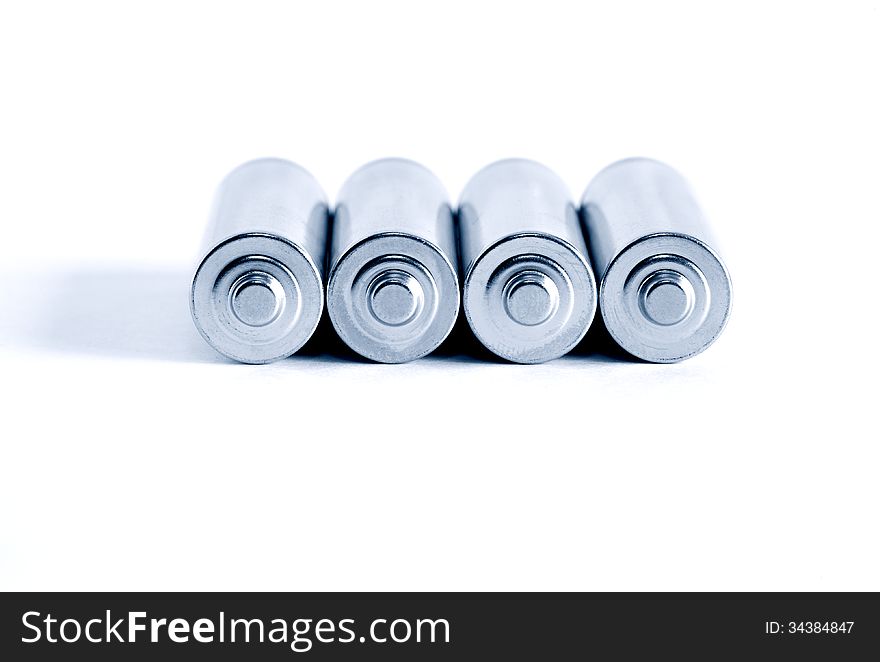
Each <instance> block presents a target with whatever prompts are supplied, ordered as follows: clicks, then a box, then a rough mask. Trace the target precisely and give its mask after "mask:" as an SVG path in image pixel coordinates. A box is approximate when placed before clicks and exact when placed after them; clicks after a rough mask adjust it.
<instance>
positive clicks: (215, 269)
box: [190, 159, 329, 363]
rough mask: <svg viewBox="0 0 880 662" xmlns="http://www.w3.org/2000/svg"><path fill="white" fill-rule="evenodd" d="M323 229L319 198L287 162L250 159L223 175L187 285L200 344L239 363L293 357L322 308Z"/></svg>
mask: <svg viewBox="0 0 880 662" xmlns="http://www.w3.org/2000/svg"><path fill="white" fill-rule="evenodd" d="M328 225H329V221H328V208H327V199H326V197H325V195H324V192H323V191H322V190H321V187H320V185H319V184H318V182H317V181H316V180H315V178H314V177H312V176H311V175H310V174H309V173H308V172H306V171H305V170H303V169H302V168H301V167H299V166H298V165H296V164H294V163H291V162H289V161H284V160H281V159H258V160H256V161H250V162H249V163H245V164H244V165H241V166H239V167H238V168H236V169H235V170H233V171H232V172H231V173H230V174H229V175H227V177H226V179H224V180H223V182H222V183H221V185H220V188H219V189H218V191H217V194H216V197H215V200H214V207H213V210H212V212H211V217H210V221H209V224H208V229H207V231H206V233H205V238H204V243H203V247H202V252H201V254H202V255H203V256H204V257H203V258H202V260H201V262H200V263H199V266H198V268H197V269H196V273H195V276H193V281H192V295H191V299H190V307H191V310H192V316H193V321H194V322H195V324H196V328H198V330H199V332H200V333H201V334H202V337H204V339H205V340H207V341H208V343H209V344H210V345H211V346H213V347H214V348H215V349H216V350H217V351H218V352H220V353H221V354H224V355H225V356H228V357H229V358H232V359H235V360H237V361H242V362H244V363H268V362H270V361H274V360H276V359H281V358H284V357H285V356H289V355H290V354H292V353H293V352H295V351H296V350H298V349H299V348H300V347H301V346H302V345H303V344H304V343H305V342H306V341H307V340H308V339H309V337H310V336H311V335H312V333H313V332H314V330H315V327H316V326H317V325H318V320H319V319H320V317H321V312H322V310H323V307H324V287H323V281H322V276H323V273H324V268H323V267H324V255H325V251H326V242H327V230H328Z"/></svg>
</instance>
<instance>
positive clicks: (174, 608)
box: [0, 593, 880, 662]
mask: <svg viewBox="0 0 880 662" xmlns="http://www.w3.org/2000/svg"><path fill="white" fill-rule="evenodd" d="M0 602H2V608H0V636H2V638H0V660H15V661H19V660H79V659H88V660H131V659H134V660H138V659H145V660H162V661H163V662H170V661H173V660H199V659H210V660H249V661H250V660H297V659H304V660H316V661H318V660H370V659H382V660H472V659H473V660H482V659H491V660H506V659H517V660H518V659H535V660H568V659H589V658H595V659H655V658H656V659H672V660H713V659H719V658H720V657H724V658H725V659H737V657H739V659H750V660H755V659H768V660H769V659H773V660H786V659H798V660H805V659H806V660H811V659H816V660H860V659H869V658H871V657H873V659H876V657H874V656H876V655H878V652H880V600H878V596H877V594H869V593H856V594H841V593H784V594H783V593H769V594H755V593H733V594H720V593H690V594H687V593H675V594H661V593H649V594H638V593H615V594H601V593H593V594H575V593H564V594H547V593H500V594H499V593H493V594H487V593H476V594H461V593H440V594H425V593H402V594H401V593H322V594H311V593H292V594H285V593H268V594H256V593H193V594H190V593H185V594H167V593H133V594H125V593H106V594H102V593H86V594H83V593H31V594H4V595H2V596H0ZM740 656H741V657H740Z"/></svg>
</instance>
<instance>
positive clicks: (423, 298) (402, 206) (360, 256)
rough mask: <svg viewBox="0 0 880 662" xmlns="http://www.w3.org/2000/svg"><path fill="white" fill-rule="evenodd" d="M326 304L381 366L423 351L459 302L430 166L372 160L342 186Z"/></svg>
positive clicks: (336, 322)
mask: <svg viewBox="0 0 880 662" xmlns="http://www.w3.org/2000/svg"><path fill="white" fill-rule="evenodd" d="M329 258H330V259H329V264H330V273H329V279H328V283H327V311H328V313H329V315H330V320H331V322H332V323H333V327H334V328H335V329H336V332H337V333H338V334H339V337H340V338H341V339H342V340H343V341H344V342H345V343H346V344H347V345H348V346H349V347H350V348H351V349H353V350H354V351H355V352H357V353H358V354H360V355H361V356H364V357H366V358H368V359H371V360H373V361H378V362H381V363H403V362H405V361H411V360H413V359H417V358H419V357H421V356H425V355H426V354H428V353H430V352H431V351H433V350H434V349H436V348H437V346H438V345H440V343H441V342H442V341H443V340H444V339H445V338H446V336H447V335H449V332H450V331H451V330H452V327H453V325H454V324H455V320H456V318H457V316H458V309H459V299H460V297H459V285H458V251H457V245H456V241H455V227H454V222H453V215H452V209H451V207H450V204H449V196H448V194H447V192H446V190H445V189H444V187H443V185H442V184H441V183H440V181H439V180H438V179H437V177H436V176H435V175H434V174H433V173H432V172H431V171H430V170H428V169H427V168H425V167H423V166H421V165H419V164H418V163H415V162H413V161H409V160H406V159H399V158H390V159H381V160H379V161H373V162H371V163H368V164H367V165H365V166H363V167H362V168H360V169H359V170H357V171H356V172H355V173H354V174H352V175H351V177H349V178H348V180H347V181H346V182H345V183H344V184H343V186H342V189H341V190H340V192H339V196H338V199H337V203H336V209H335V212H334V219H333V230H332V238H331V241H330V256H329Z"/></svg>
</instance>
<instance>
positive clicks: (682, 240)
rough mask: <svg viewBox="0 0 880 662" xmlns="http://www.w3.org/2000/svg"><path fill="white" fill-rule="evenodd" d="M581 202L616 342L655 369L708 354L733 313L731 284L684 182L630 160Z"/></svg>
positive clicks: (606, 173) (652, 164) (611, 169)
mask: <svg viewBox="0 0 880 662" xmlns="http://www.w3.org/2000/svg"><path fill="white" fill-rule="evenodd" d="M582 202H583V207H582V209H583V219H584V224H585V226H586V231H587V236H588V238H589V243H590V252H591V255H592V258H593V264H594V265H595V267H596V269H597V273H599V274H601V284H600V286H599V305H600V308H601V310H602V318H603V320H604V321H605V326H606V327H607V328H608V331H609V333H610V334H611V336H612V337H613V338H614V340H615V341H617V343H618V344H619V345H620V346H621V347H622V348H623V349H625V350H626V351H628V352H629V353H630V354H633V355H634V356H636V357H638V358H641V359H644V360H645V361H653V362H655V363H672V362H674V361H680V360H682V359H686V358H688V357H690V356H694V355H695V354H698V353H699V352H702V351H703V350H704V349H706V347H708V346H709V345H710V344H711V343H712V342H713V341H714V340H715V339H716V338H717V337H718V335H719V334H720V333H721V331H722V329H723V328H724V325H725V323H726V322H727V318H728V315H729V314H730V296H731V293H730V277H729V275H728V273H727V269H726V268H725V266H724V264H723V263H722V262H721V258H719V257H718V254H717V253H716V252H715V251H714V250H713V248H711V245H712V241H711V239H710V238H709V236H708V232H709V230H708V225H707V222H706V218H705V216H704V215H703V212H702V211H701V210H700V208H699V206H698V205H697V202H696V200H695V199H694V196H693V194H692V193H691V190H690V188H689V186H688V184H687V182H686V181H685V180H684V179H683V178H682V176H681V175H680V174H678V172H676V171H675V170H673V169H672V168H670V167H669V166H667V165H665V164H663V163H660V162H658V161H653V160H650V159H642V158H635V159H625V160H623V161H618V162H617V163H614V164H612V165H610V166H608V167H607V168H605V169H604V170H603V171H602V172H600V173H599V174H598V175H596V177H595V178H594V179H593V181H592V182H590V185H589V186H588V187H587V190H586V192H585V193H584V197H583V201H582Z"/></svg>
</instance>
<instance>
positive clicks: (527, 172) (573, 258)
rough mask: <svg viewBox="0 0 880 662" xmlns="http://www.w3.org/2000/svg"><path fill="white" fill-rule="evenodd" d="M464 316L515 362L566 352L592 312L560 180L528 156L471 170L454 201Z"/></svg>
mask: <svg viewBox="0 0 880 662" xmlns="http://www.w3.org/2000/svg"><path fill="white" fill-rule="evenodd" d="M458 215H459V230H460V236H461V258H462V270H463V273H464V274H465V276H464V293H463V295H462V299H463V306H464V311H465V315H466V316H467V320H468V323H469V324H470V327H471V329H472V330H473V332H474V334H475V335H476V336H477V338H478V339H479V340H480V342H482V343H483V345H485V346H486V347H487V348H488V349H489V350H490V351H492V352H494V353H495V354H497V355H498V356H500V357H502V358H504V359H507V360H509V361H514V362H517V363H541V362H543V361H549V360H550V359H555V358H558V357H560V356H562V355H563V354H566V353H567V352H569V351H570V350H571V349H573V348H574V346H575V345H577V343H578V342H580V340H581V339H582V338H583V337H584V334H585V333H586V332H587V329H588V328H589V326H590V323H591V322H592V320H593V315H594V314H595V312H596V281H595V278H594V276H593V270H592V268H591V266H590V262H589V258H588V253H587V247H586V244H585V242H584V237H583V232H582V231H581V227H580V221H579V219H578V213H577V207H576V206H575V204H574V201H573V200H572V197H571V194H570V193H569V191H568V189H567V187H566V186H565V184H564V183H563V181H562V180H561V179H560V178H559V177H558V176H557V175H556V173H554V172H553V171H552V170H550V169H549V168H547V167H545V166H543V165H541V164H540V163H536V162H534V161H529V160H526V159H508V160H504V161H498V162H496V163H493V164H491V165H489V166H487V167H485V168H484V169H483V170H481V171H480V172H478V173H477V174H476V175H474V176H473V177H472V178H471V180H470V181H469V182H468V183H467V185H466V186H465V189H464V192H463V193H462V195H461V200H460V203H459V210H458Z"/></svg>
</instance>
